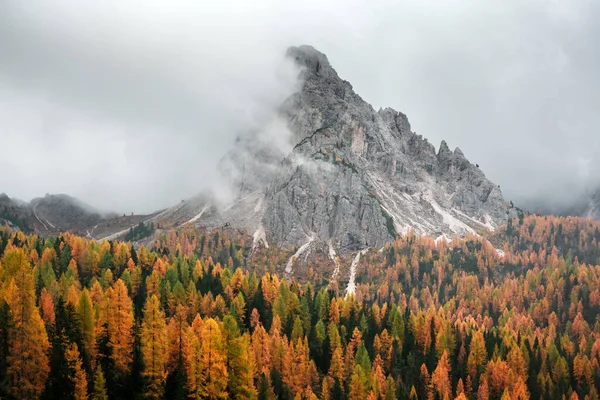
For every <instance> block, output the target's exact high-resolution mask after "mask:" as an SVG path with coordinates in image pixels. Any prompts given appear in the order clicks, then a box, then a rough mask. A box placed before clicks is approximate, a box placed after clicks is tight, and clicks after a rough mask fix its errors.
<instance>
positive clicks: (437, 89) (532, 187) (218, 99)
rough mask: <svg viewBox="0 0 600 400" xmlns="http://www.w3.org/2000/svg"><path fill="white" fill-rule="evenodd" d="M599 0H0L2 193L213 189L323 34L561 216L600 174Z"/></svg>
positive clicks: (408, 107)
mask: <svg viewBox="0 0 600 400" xmlns="http://www.w3.org/2000/svg"><path fill="white" fill-rule="evenodd" d="M599 17H600V4H599V3H598V2H596V1H593V0H574V1H571V2H559V1H551V0H532V1H528V2H523V1H519V0H508V1H502V2H501V1H492V2H485V3H482V2H478V1H475V0H460V1H459V0H453V1H447V2H443V3H442V4H440V2H433V1H431V2H427V1H391V0H390V1H375V2H373V1H356V0H350V1H344V2H342V1H338V0H334V1H328V2H321V1H316V0H307V1H305V2H279V1H274V0H267V1H263V0H257V1H253V2H246V1H241V0H239V1H237V0H236V1H222V2H197V1H187V0H185V1H184V0H175V1H170V2H162V1H157V0H150V1H137V0H136V1H128V2H119V1H115V0H107V1H103V2H89V1H75V0H65V1H61V2H58V3H57V2H52V1H49V0H40V1H38V2H36V3H35V7H33V6H31V4H25V3H24V2H19V1H16V0H5V1H3V2H0V51H1V53H0V54H1V56H0V147H1V148H2V150H3V152H2V157H0V170H1V171H2V173H1V174H0V192H6V193H7V194H8V195H9V196H11V197H18V198H22V199H24V200H29V199H31V198H33V197H37V196H43V195H44V194H45V193H67V194H69V195H71V196H75V197H78V198H80V199H81V200H83V201H85V202H88V203H90V204H92V205H93V206H95V207H97V208H100V209H103V210H115V211H118V212H127V213H128V212H131V211H134V212H150V211H154V210H156V209H159V208H164V207H167V206H169V205H172V204H174V203H176V202H179V201H180V200H181V199H184V198H188V197H190V196H193V195H195V194H196V193H198V192H199V191H201V190H202V189H203V188H205V187H208V186H211V185H214V183H215V182H214V181H215V179H216V178H215V177H216V176H217V175H216V174H215V172H214V171H215V166H216V164H217V163H218V161H219V160H220V159H221V158H222V157H223V155H224V154H225V153H226V152H227V151H228V150H229V149H230V148H231V147H232V146H233V144H234V142H235V139H236V138H237V137H238V136H240V135H245V134H246V133H247V132H256V131H257V130H258V131H260V130H261V129H262V127H266V128H265V131H266V132H268V135H270V136H269V138H268V140H271V138H273V139H276V140H274V142H275V143H279V144H281V143H287V142H286V140H285V136H286V135H287V132H286V129H285V127H281V126H279V125H277V124H276V125H275V126H276V127H277V129H273V124H272V121H273V116H274V112H275V109H276V107H277V106H278V105H279V104H280V103H281V102H282V101H283V100H284V99H285V98H286V97H288V96H289V95H290V94H292V93H293V91H294V90H295V89H296V87H297V86H296V85H297V82H296V77H297V70H296V69H295V68H294V66H292V65H291V64H290V63H289V62H287V61H286V60H285V59H284V54H285V50H286V48H287V47H288V46H290V45H299V44H311V45H313V46H314V47H315V48H317V49H318V50H320V51H322V52H324V53H325V54H326V55H327V56H328V58H329V61H330V62H331V64H332V65H333V67H334V68H335V69H336V70H337V72H338V73H339V75H340V76H341V77H342V78H343V79H346V80H348V81H349V82H351V83H352V85H353V86H354V89H355V91H356V92H357V93H358V94H359V95H361V97H363V98H364V99H365V100H366V101H368V102H370V103H371V104H373V106H374V107H375V108H379V107H387V106H390V107H393V108H395V109H397V110H400V111H402V112H404V113H406V114H407V115H408V118H409V120H410V122H411V125H412V127H413V130H414V131H416V132H418V133H419V134H422V135H424V136H425V137H427V138H428V139H429V140H430V141H431V142H432V143H434V144H436V147H437V145H438V144H439V143H440V141H441V140H442V139H445V140H446V141H447V142H448V144H449V145H450V147H452V148H453V147H457V146H458V147H460V148H461V149H462V150H463V152H464V153H465V155H466V156H467V157H468V158H469V159H470V160H471V161H472V162H473V163H478V164H479V165H480V166H481V168H482V170H483V171H484V172H485V173H486V175H487V176H488V177H489V178H490V179H491V180H492V181H494V182H496V183H498V184H500V185H501V188H502V190H503V193H504V195H505V197H506V198H507V199H509V200H513V201H514V202H515V203H516V204H517V205H522V206H523V207H525V208H530V209H537V208H541V207H543V208H545V209H550V210H561V209H564V208H566V207H569V206H570V205H571V204H572V203H573V201H575V199H578V198H579V197H580V196H581V195H583V194H584V193H585V192H586V191H589V190H591V189H592V188H595V187H596V186H597V185H598V183H599V181H600V176H599V174H598V171H599V170H600V169H599V167H600V161H599V160H600V157H598V156H599V154H600V135H598V134H597V132H596V131H597V129H598V128H597V127H598V126H600V124H599V122H600V121H598V119H599V118H600V117H599V116H598V113H597V111H596V110H597V109H598V106H600V98H599V96H600V94H599V93H600V74H598V72H597V71H598V70H599V67H600V48H599V47H598V46H597V42H598V40H599V39H600V27H598V25H597V24H596V22H597V21H598V20H599Z"/></svg>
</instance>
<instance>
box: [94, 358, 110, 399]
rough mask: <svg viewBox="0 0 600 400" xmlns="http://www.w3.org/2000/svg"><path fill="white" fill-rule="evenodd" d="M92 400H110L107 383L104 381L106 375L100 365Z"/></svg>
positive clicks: (96, 374)
mask: <svg viewBox="0 0 600 400" xmlns="http://www.w3.org/2000/svg"><path fill="white" fill-rule="evenodd" d="M90 400H108V394H107V393H106V381H105V380H104V374H103V373H102V367H100V365H98V367H97V368H96V373H95V374H94V393H93V394H92V397H91V399H90Z"/></svg>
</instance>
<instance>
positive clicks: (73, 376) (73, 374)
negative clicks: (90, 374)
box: [65, 343, 88, 400]
mask: <svg viewBox="0 0 600 400" xmlns="http://www.w3.org/2000/svg"><path fill="white" fill-rule="evenodd" d="M65 359H66V360H67V365H68V366H69V380H70V381H71V385H72V388H73V399H74V400H87V398H88V393H87V386H88V382H87V374H86V373H85V371H84V370H83V368H82V366H81V364H82V363H81V356H80V354H79V349H78V348H77V345H76V344H75V343H71V345H70V346H69V347H68V348H67V350H66V351H65Z"/></svg>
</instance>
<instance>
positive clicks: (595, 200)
mask: <svg viewBox="0 0 600 400" xmlns="http://www.w3.org/2000/svg"><path fill="white" fill-rule="evenodd" d="M582 215H583V216H584V217H588V218H594V219H598V220H600V189H598V190H596V191H595V192H594V193H593V194H592V195H591V196H590V198H589V202H588V204H587V207H586V208H585V211H584V212H583V214H582Z"/></svg>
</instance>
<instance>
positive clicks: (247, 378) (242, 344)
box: [223, 315, 257, 400]
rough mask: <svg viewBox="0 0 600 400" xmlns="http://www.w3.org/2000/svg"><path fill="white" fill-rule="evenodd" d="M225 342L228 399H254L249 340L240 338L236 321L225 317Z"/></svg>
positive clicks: (246, 336) (254, 391) (255, 396)
mask: <svg viewBox="0 0 600 400" xmlns="http://www.w3.org/2000/svg"><path fill="white" fill-rule="evenodd" d="M223 326H224V329H225V335H226V341H227V373H228V375H229V384H228V387H227V389H228V392H229V396H230V398H233V399H238V400H246V399H256V398H257V392H256V389H255V388H254V380H253V371H252V368H251V366H250V355H249V353H250V338H249V337H248V335H247V334H246V335H243V336H240V333H239V328H238V326H237V322H236V320H235V319H234V318H233V317H232V316H231V315H227V316H225V318H224V319H223Z"/></svg>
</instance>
